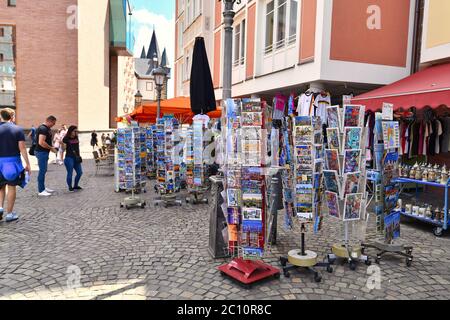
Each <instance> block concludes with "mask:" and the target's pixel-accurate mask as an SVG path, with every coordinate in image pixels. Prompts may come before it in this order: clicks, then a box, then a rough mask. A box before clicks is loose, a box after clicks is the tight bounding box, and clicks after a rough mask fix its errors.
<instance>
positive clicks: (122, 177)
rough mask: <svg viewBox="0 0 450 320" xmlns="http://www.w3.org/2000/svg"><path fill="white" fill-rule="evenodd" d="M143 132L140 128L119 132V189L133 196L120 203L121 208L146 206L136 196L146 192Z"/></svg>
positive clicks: (125, 129)
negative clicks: (143, 163)
mask: <svg viewBox="0 0 450 320" xmlns="http://www.w3.org/2000/svg"><path fill="white" fill-rule="evenodd" d="M141 131H142V130H141V128H139V127H132V128H124V129H118V130H117V160H118V174H119V189H122V190H125V191H127V192H131V196H129V197H126V198H124V199H123V201H122V202H121V203H120V207H121V208H123V207H125V208H126V209H130V208H132V207H140V208H145V206H146V202H145V201H144V200H142V199H141V197H139V196H137V195H136V193H140V192H142V191H143V190H144V191H145V180H144V178H143V175H142V170H143V169H142V159H143V157H144V154H145V152H144V153H143V152H142V139H141V138H142V134H141ZM144 146H145V144H144ZM144 158H145V157H144ZM144 168H145V167H144Z"/></svg>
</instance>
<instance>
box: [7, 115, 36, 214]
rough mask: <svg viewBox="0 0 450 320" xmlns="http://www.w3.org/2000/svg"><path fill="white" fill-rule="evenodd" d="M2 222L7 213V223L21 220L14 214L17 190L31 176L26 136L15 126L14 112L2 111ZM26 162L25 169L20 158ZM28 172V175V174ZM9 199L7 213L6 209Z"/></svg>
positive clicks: (23, 185)
mask: <svg viewBox="0 0 450 320" xmlns="http://www.w3.org/2000/svg"><path fill="white" fill-rule="evenodd" d="M0 120H1V122H0V141H1V142H2V143H0V220H2V219H3V215H4V213H5V212H6V218H5V220H6V222H12V221H15V220H18V219H19V216H18V215H17V213H16V212H14V204H15V201H16V188H17V186H20V187H22V188H24V187H25V185H26V184H27V175H28V177H29V176H30V175H31V167H30V161H29V159H28V153H27V148H26V145H25V134H24V132H23V130H22V128H20V127H19V126H17V125H15V124H14V110H12V109H9V108H7V109H3V110H1V111H0ZM20 155H22V157H23V159H24V160H25V168H24V167H23V165H22V160H21V158H20ZM26 172H27V174H26ZM5 199H7V206H6V211H5V209H4V205H5Z"/></svg>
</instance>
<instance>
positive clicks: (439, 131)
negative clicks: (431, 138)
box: [434, 120, 444, 154]
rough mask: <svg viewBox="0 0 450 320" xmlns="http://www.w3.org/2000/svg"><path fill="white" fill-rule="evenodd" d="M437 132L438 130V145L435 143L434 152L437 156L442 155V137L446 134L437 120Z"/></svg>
mask: <svg viewBox="0 0 450 320" xmlns="http://www.w3.org/2000/svg"><path fill="white" fill-rule="evenodd" d="M436 130H437V135H436V143H435V147H434V152H436V154H439V153H440V151H441V150H440V144H439V142H440V140H439V139H440V137H441V135H442V134H443V133H444V131H442V123H441V121H439V120H436Z"/></svg>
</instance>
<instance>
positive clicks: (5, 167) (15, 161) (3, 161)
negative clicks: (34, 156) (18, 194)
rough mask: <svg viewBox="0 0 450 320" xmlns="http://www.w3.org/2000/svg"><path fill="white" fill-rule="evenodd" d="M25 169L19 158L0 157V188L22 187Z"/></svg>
mask: <svg viewBox="0 0 450 320" xmlns="http://www.w3.org/2000/svg"><path fill="white" fill-rule="evenodd" d="M24 183H25V169H24V167H23V165H22V160H21V159H20V157H0V187H4V186H5V185H9V186H24V185H25V184H24Z"/></svg>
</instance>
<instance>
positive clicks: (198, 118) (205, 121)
mask: <svg viewBox="0 0 450 320" xmlns="http://www.w3.org/2000/svg"><path fill="white" fill-rule="evenodd" d="M192 120H194V121H201V122H203V127H205V128H208V123H209V120H210V119H209V117H208V115H206V114H197V115H196V116H194V117H193V118H192Z"/></svg>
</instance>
